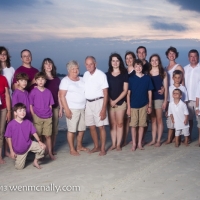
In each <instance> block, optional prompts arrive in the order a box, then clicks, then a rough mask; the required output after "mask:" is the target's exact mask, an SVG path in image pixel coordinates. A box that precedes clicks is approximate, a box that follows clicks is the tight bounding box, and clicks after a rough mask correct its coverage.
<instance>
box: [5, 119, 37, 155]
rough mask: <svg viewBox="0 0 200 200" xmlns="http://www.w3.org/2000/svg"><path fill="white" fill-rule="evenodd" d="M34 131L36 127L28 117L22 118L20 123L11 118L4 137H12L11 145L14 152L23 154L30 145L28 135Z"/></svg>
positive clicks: (30, 141)
mask: <svg viewBox="0 0 200 200" xmlns="http://www.w3.org/2000/svg"><path fill="white" fill-rule="evenodd" d="M34 133H36V129H35V127H34V126H33V124H32V123H31V122H30V121H29V120H28V119H25V120H23V121H22V123H19V122H17V121H16V120H15V119H13V120H12V121H10V122H9V123H8V126H7V128H6V133H5V137H7V138H11V139H12V147H13V150H14V152H15V153H16V154H24V153H25V152H27V150H28V149H29V147H30V146H31V143H32V140H31V138H30V136H31V135H32V134H34Z"/></svg>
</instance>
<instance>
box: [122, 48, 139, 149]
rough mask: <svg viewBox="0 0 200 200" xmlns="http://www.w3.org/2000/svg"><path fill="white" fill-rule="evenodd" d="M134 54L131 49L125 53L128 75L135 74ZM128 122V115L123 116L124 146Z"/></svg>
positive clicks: (124, 144)
mask: <svg viewBox="0 0 200 200" xmlns="http://www.w3.org/2000/svg"><path fill="white" fill-rule="evenodd" d="M135 59H136V56H135V54H134V53H133V52H132V51H127V52H126V54H125V62H126V66H127V68H126V69H127V72H128V76H129V77H130V76H132V75H135V69H134V62H135ZM129 122H130V117H128V116H127V115H126V116H125V117H124V131H123V140H122V141H123V143H122V146H126V144H127V143H126V142H127V137H128V132H129Z"/></svg>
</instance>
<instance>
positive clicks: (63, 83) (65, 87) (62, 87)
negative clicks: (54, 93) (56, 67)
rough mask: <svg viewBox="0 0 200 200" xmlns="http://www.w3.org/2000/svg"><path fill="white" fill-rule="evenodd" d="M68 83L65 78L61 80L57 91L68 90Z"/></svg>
mask: <svg viewBox="0 0 200 200" xmlns="http://www.w3.org/2000/svg"><path fill="white" fill-rule="evenodd" d="M68 85H69V84H68V81H67V78H63V79H62V80H61V82H60V85H59V90H68Z"/></svg>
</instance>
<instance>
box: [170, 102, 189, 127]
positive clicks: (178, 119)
mask: <svg viewBox="0 0 200 200" xmlns="http://www.w3.org/2000/svg"><path fill="white" fill-rule="evenodd" d="M171 114H172V115H173V117H174V127H175V129H176V130H180V129H184V128H188V127H189V123H188V124H186V125H185V124H184V120H185V115H189V112H188V108H187V106H186V104H185V103H184V102H183V101H181V100H180V101H179V103H178V104H175V103H174V102H170V103H169V108H168V116H170V115H171Z"/></svg>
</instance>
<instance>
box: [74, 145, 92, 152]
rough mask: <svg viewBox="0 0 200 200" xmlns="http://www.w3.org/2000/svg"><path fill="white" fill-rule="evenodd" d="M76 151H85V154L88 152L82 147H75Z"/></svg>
mask: <svg viewBox="0 0 200 200" xmlns="http://www.w3.org/2000/svg"><path fill="white" fill-rule="evenodd" d="M77 151H86V152H88V151H90V149H88V148H86V147H83V146H82V147H77Z"/></svg>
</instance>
